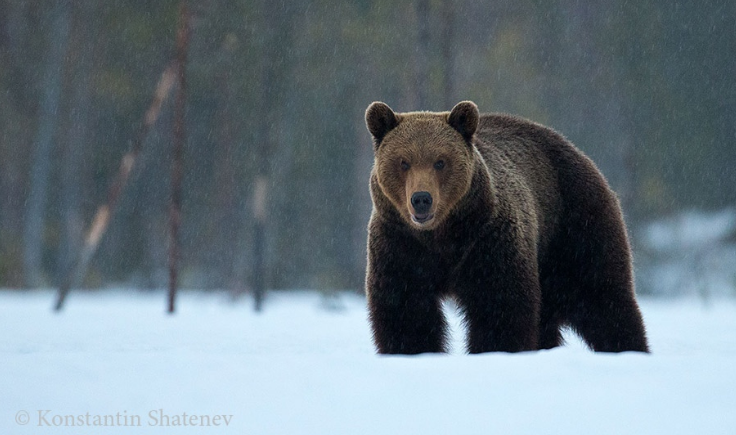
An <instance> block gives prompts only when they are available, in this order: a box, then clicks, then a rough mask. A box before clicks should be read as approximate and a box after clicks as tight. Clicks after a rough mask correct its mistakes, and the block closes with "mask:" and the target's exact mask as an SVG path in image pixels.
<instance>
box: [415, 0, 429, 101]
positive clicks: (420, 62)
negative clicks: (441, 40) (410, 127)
mask: <svg viewBox="0 0 736 435" xmlns="http://www.w3.org/2000/svg"><path fill="white" fill-rule="evenodd" d="M415 6H416V14H417V46H416V53H415V66H414V67H415V75H416V98H417V107H415V109H417V110H428V109H429V107H428V106H427V105H428V104H429V101H428V95H429V89H428V88H429V45H430V34H429V12H430V9H429V8H430V5H429V0H416V4H415Z"/></svg>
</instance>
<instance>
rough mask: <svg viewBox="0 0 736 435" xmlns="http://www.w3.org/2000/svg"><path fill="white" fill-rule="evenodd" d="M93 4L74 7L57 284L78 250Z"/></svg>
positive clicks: (89, 83) (90, 77)
mask: <svg viewBox="0 0 736 435" xmlns="http://www.w3.org/2000/svg"><path fill="white" fill-rule="evenodd" d="M94 5H95V4H94V3H93V2H81V3H79V4H76V5H75V6H74V28H75V30H74V36H73V37H74V41H75V43H74V48H73V49H74V50H75V51H76V55H75V56H74V66H73V67H72V72H73V74H72V76H71V78H72V85H71V88H72V93H73V94H72V96H71V98H72V104H71V113H70V118H69V121H68V122H69V131H68V135H67V138H66V144H65V146H64V153H63V155H62V158H61V219H62V231H61V243H60V246H59V250H58V258H59V260H58V262H57V277H58V279H57V281H58V282H59V283H60V282H61V281H62V280H63V277H64V274H65V273H66V272H67V271H69V270H70V269H71V268H72V267H73V266H74V258H75V255H76V254H77V252H79V250H80V249H81V247H82V235H83V231H84V223H83V218H82V210H81V209H82V198H83V196H84V194H83V191H82V180H83V179H84V176H83V174H84V173H85V170H84V168H85V166H86V165H85V164H84V158H85V150H86V149H87V146H88V142H89V134H88V130H89V128H90V125H89V120H90V112H91V97H90V88H91V86H92V83H91V80H92V69H93V68H94V63H93V55H94V54H93V52H94V41H95V37H94V31H93V30H91V29H93V27H92V25H91V24H90V23H87V22H86V20H87V19H88V18H89V17H90V16H94V15H95V6H94Z"/></svg>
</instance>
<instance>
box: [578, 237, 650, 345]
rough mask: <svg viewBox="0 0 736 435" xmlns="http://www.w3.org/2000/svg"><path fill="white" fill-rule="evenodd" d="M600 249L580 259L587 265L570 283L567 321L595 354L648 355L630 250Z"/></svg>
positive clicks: (610, 247)
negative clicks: (632, 352) (636, 295)
mask: <svg viewBox="0 0 736 435" xmlns="http://www.w3.org/2000/svg"><path fill="white" fill-rule="evenodd" d="M594 240H595V239H594ZM592 244H593V245H594V246H595V245H596V241H593V242H592ZM597 247H598V248H599V249H597V250H596V249H590V250H588V254H586V255H580V256H578V258H579V259H586V262H585V263H584V264H579V267H578V268H577V273H573V276H575V278H574V279H572V280H571V281H570V282H571V284H572V289H571V290H572V291H573V296H572V300H571V301H570V306H569V308H568V318H567V320H568V321H569V324H570V326H571V327H572V329H573V330H574V331H575V332H577V333H578V334H579V335H580V336H581V337H582V338H583V340H585V342H586V343H587V344H588V345H589V346H590V348H591V349H593V350H594V351H596V352H625V351H639V352H649V347H648V345H647V339H646V332H645V330H644V321H643V320H642V316H641V312H640V311H639V306H638V304H637V302H636V297H635V295H634V284H633V273H632V270H631V262H630V260H629V258H630V257H629V252H628V246H627V245H623V246H619V247H613V246H612V245H610V244H609V245H608V246H606V248H607V249H604V246H603V243H601V246H597ZM616 251H618V252H616ZM596 254H597V255H596Z"/></svg>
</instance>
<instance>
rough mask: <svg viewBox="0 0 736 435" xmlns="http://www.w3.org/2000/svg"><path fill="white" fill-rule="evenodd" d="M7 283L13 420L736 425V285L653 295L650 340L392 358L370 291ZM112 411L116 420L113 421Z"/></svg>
mask: <svg viewBox="0 0 736 435" xmlns="http://www.w3.org/2000/svg"><path fill="white" fill-rule="evenodd" d="M52 302H53V293H52V292H50V291H38V292H32V293H21V292H14V291H0V322H2V323H0V325H2V331H3V334H2V339H0V361H2V368H3V373H2V376H0V434H46V433H48V434H57V433H68V434H81V433H97V434H104V433H114V434H149V433H151V434H160V433H173V434H176V433H182V434H184V433H187V434H191V433H202V434H218V433H228V434H229V433H233V434H243V435H247V434H253V435H266V434H287V435H290V434H346V435H348V434H351V435H352V434H406V435H409V434H423V435H424V434H481V433H483V434H556V433H560V434H597V435H600V434H624V433H625V434H668V435H671V434H688V435H690V434H708V435H715V434H729V435H734V434H736V301H734V300H732V299H724V300H717V301H710V302H709V305H707V306H704V305H703V304H702V303H700V302H698V301H696V300H690V299H688V300H679V301H662V300H643V301H642V309H643V312H644V319H645V322H646V325H647V328H648V332H649V339H650V345H651V348H652V352H653V353H652V354H651V355H641V354H636V353H626V354H620V355H611V354H594V353H592V352H590V351H588V350H587V349H586V348H585V347H584V346H583V345H582V344H581V343H580V340H578V339H577V338H576V337H575V336H572V335H568V336H567V338H568V345H567V346H565V347H561V348H558V349H554V350H551V351H541V352H529V353H523V354H514V355H510V354H484V355H474V356H469V355H465V354H463V353H462V341H461V339H462V331H461V329H460V326H459V323H458V319H457V317H456V316H454V315H453V316H452V319H453V325H454V328H453V331H454V335H453V337H454V352H453V353H452V354H451V355H422V356H415V357H380V356H377V355H376V354H375V353H374V349H373V345H372V343H371V337H370V330H369V326H368V323H367V320H366V308H365V300H364V299H363V298H361V297H359V296H356V295H353V294H340V295H339V296H338V297H336V298H329V299H327V298H323V297H322V296H320V294H318V293H316V292H281V293H271V294H270V295H269V298H268V300H267V303H266V305H265V310H264V312H263V313H261V314H256V313H254V312H253V311H252V309H251V306H252V303H251V302H252V301H250V300H248V299H243V300H241V301H238V302H236V303H232V302H231V301H230V300H229V299H228V296H227V295H225V294H222V293H219V294H218V293H214V294H213V293H209V294H205V293H183V294H182V295H181V296H180V298H179V300H178V310H179V312H178V313H177V314H176V315H174V316H169V315H166V314H165V313H164V303H165V296H164V295H163V293H158V292H157V293H141V292H136V291H122V290H121V291H104V292H102V291H100V292H91V293H72V294H71V295H70V297H69V300H68V302H67V306H66V310H65V311H64V312H62V313H61V314H53V313H52V312H51V305H52ZM105 424H106V425H107V426H104V425H105Z"/></svg>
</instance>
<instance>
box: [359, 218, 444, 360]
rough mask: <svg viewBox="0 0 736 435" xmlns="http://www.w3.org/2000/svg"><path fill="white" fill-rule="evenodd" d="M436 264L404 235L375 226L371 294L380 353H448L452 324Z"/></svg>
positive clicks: (370, 248) (370, 252) (370, 255)
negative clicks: (443, 302) (447, 317)
mask: <svg viewBox="0 0 736 435" xmlns="http://www.w3.org/2000/svg"><path fill="white" fill-rule="evenodd" d="M438 270H439V268H438V265H437V263H436V261H435V260H434V259H433V258H430V256H429V255H428V254H427V253H426V252H425V251H424V250H423V249H422V248H421V247H420V246H418V245H417V243H416V242H415V241H414V240H413V239H411V238H409V237H407V236H405V235H404V234H402V233H400V232H397V231H391V230H390V228H385V227H382V226H380V225H377V224H374V225H373V229H372V230H371V232H370V236H369V239H368V273H367V276H366V294H367V296H368V309H369V316H370V322H371V327H372V329H373V340H374V342H375V344H376V348H377V350H378V352H379V353H389V354H417V353H424V352H445V342H446V335H447V322H446V320H445V316H444V314H443V313H442V305H441V301H440V297H439V290H438V285H440V284H439V283H440V282H441V281H442V279H441V277H440V276H439V271H438Z"/></svg>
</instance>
